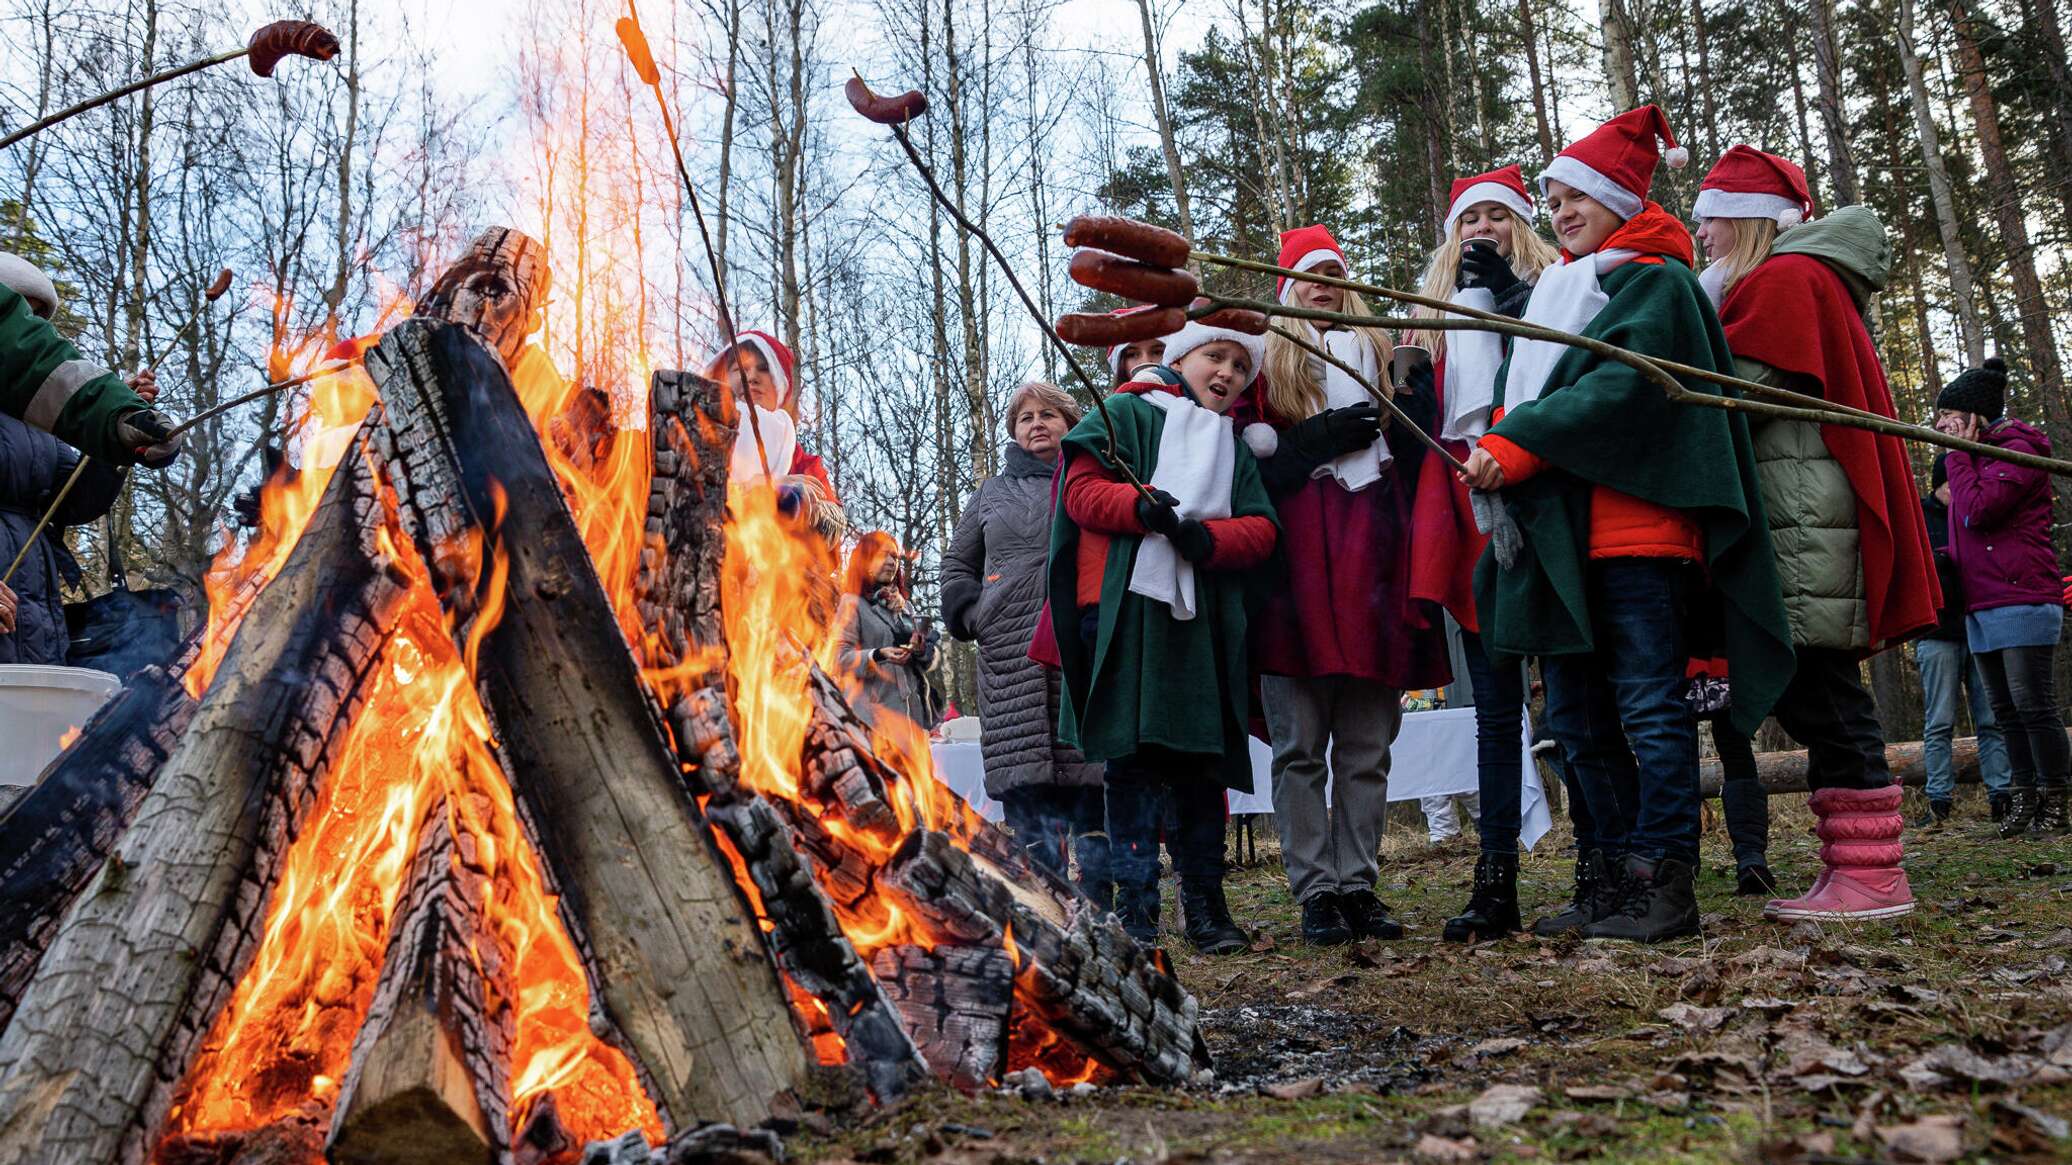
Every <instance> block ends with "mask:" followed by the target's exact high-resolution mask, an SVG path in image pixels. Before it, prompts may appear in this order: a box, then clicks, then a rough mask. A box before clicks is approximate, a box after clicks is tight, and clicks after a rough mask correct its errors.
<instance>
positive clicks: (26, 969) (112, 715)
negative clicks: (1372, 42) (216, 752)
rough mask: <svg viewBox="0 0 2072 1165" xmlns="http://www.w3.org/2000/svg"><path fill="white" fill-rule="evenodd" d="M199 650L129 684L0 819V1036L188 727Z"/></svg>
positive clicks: (191, 645)
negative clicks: (62, 924)
mask: <svg viewBox="0 0 2072 1165" xmlns="http://www.w3.org/2000/svg"><path fill="white" fill-rule="evenodd" d="M199 642H200V638H199V635H198V634H197V635H196V636H195V637H193V638H191V639H190V640H189V642H188V645H187V650H186V651H183V652H182V653H181V657H180V660H179V661H177V662H175V663H174V664H173V666H172V668H171V670H170V671H168V670H167V669H165V668H160V667H148V668H145V669H144V670H143V671H141V672H139V673H137V674H136V675H135V676H133V677H131V679H130V681H129V682H128V683H127V684H125V685H123V688H122V690H121V691H119V692H117V693H116V694H115V698H114V699H112V700H109V701H108V702H107V703H106V704H104V705H102V706H101V708H100V709H99V710H98V711H96V712H95V713H94V717H93V719H92V720H89V721H87V723H86V727H85V728H84V729H82V730H81V732H80V736H79V740H78V741H77V742H75V743H74V745H73V746H72V747H71V748H69V749H67V750H65V752H64V753H63V754H62V755H60V756H59V757H58V758H57V759H55V760H53V761H51V762H50V764H49V765H48V766H47V767H46V768H45V769H44V771H43V774H42V776H41V777H40V778H38V780H37V782H36V784H35V786H34V787H32V788H31V789H30V790H29V791H28V792H27V793H26V794H25V795H24V796H23V797H22V799H21V800H19V801H17V802H15V803H14V805H13V806H12V807H11V808H10V809H9V810H8V811H7V814H6V816H5V817H0V843H4V844H0V851H4V852H5V854H6V858H5V862H4V864H0V1031H4V1030H5V1029H6V1027H7V1021H8V1020H9V1019H10V1018H11V1017H12V1016H13V1015H14V1008H15V1004H16V1002H18V1001H19V1000H20V999H21V996H22V992H23V991H26V990H27V989H28V986H29V978H30V976H32V975H33V974H35V971H36V966H37V964H38V962H40V961H41V960H42V958H43V952H44V950H45V949H46V948H47V947H49V945H50V940H51V939H52V937H53V936H55V935H56V933H57V929H58V920H59V919H60V918H62V917H63V916H64V913H65V910H66V909H67V908H68V907H70V906H71V905H72V901H73V899H75V898H77V897H78V896H79V891H80V890H81V889H82V888H84V887H85V885H86V883H87V881H88V880H89V879H91V878H92V877H93V875H94V871H95V870H98V869H99V868H100V867H101V863H102V862H104V861H106V860H107V858H108V853H109V851H110V850H112V849H114V848H115V841H116V839H117V838H119V837H121V836H122V831H123V830H124V829H125V828H127V827H128V826H129V823H130V819H131V818H132V817H133V816H135V814H136V811H137V805H138V804H139V803H140V802H142V801H143V800H144V794H145V793H146V792H148V791H149V790H150V788H151V783H152V781H154V780H156V779H157V777H158V771H159V768H160V767H161V766H162V765H163V764H164V763H165V758H166V756H167V755H168V754H169V753H171V752H172V750H173V747H174V745H175V744H177V743H178V742H179V739H180V734H181V733H182V732H185V731H186V730H187V723H188V721H189V720H191V719H193V717H194V708H195V701H194V698H193V697H192V696H189V695H188V694H187V691H186V689H185V688H184V687H183V686H182V685H181V683H180V677H181V674H182V672H184V671H185V666H186V661H188V660H191V659H192V658H193V656H194V654H195V649H196V648H197V647H198V645H199Z"/></svg>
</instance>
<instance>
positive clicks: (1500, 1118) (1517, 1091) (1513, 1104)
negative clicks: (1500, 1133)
mask: <svg viewBox="0 0 2072 1165" xmlns="http://www.w3.org/2000/svg"><path fill="white" fill-rule="evenodd" d="M1539 1102H1540V1090H1539V1089H1537V1088H1534V1087H1532V1086H1531V1085H1529V1084H1492V1085H1490V1086H1489V1087H1488V1088H1486V1089H1484V1090H1483V1092H1482V1095H1480V1096H1478V1097H1476V1098H1475V1099H1473V1100H1471V1101H1469V1102H1468V1119H1469V1120H1471V1121H1473V1122H1475V1125H1476V1126H1477V1127H1478V1128H1496V1127H1499V1126H1502V1125H1508V1124H1516V1123H1517V1122H1518V1121H1520V1120H1523V1119H1524V1118H1525V1114H1526V1113H1528V1112H1531V1111H1532V1106H1533V1105H1535V1104H1538V1103H1539Z"/></svg>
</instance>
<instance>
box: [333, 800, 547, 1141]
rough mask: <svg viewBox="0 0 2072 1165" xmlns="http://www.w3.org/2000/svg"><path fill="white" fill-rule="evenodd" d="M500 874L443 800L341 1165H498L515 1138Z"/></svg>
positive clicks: (348, 1083)
mask: <svg viewBox="0 0 2072 1165" xmlns="http://www.w3.org/2000/svg"><path fill="white" fill-rule="evenodd" d="M493 874H494V871H493V870H492V869H491V868H490V863H489V862H488V861H487V860H486V856H485V855H484V854H483V853H482V852H481V850H480V843H479V842H478V840H477V839H476V838H474V837H473V836H470V835H468V834H465V833H463V834H461V835H459V836H456V835H455V831H454V820H453V814H452V812H451V811H450V809H449V806H448V804H447V802H446V801H445V799H444V798H441V799H440V800H439V801H438V802H437V803H435V804H434V805H432V806H431V808H430V810H429V812H428V813H427V814H426V816H425V820H424V824H423V825H422V826H420V827H419V829H418V836H417V853H416V857H415V859H414V860H413V861H412V863H411V868H410V878H409V881H408V883H407V884H406V886H405V889H404V891H403V898H402V901H401V902H400V903H398V905H397V908H396V921H395V924H394V925H393V927H392V928H391V930H390V931H389V943H388V953H387V955H386V956H385V957H384V958H383V960H382V964H381V979H380V982H379V984H378V985H377V986H376V987H375V991H374V1002H373V1004H372V1005H371V1006H370V1007H369V1008H368V1011H367V1018H366V1021H365V1022H364V1023H363V1024H362V1025H361V1027H360V1034H359V1038H358V1039H357V1040H355V1041H354V1044H353V1058H352V1070H351V1071H350V1072H349V1073H347V1075H346V1078H345V1085H344V1087H343V1088H342V1089H341V1090H340V1092H339V1094H338V1106H337V1110H336V1112H335V1114H334V1115H333V1117H332V1120H331V1137H330V1146H329V1157H330V1160H331V1161H332V1162H333V1165H413V1163H414V1162H419V1161H426V1160H432V1161H486V1160H494V1159H497V1158H498V1155H500V1154H501V1153H502V1152H503V1150H504V1148H505V1142H506V1140H507V1133H508V1130H509V1128H510V1116H509V1112H508V1109H509V1096H510V1075H511V1073H510V1059H511V1046H512V1041H513V1032H512V1017H511V1001H512V1000H513V999H514V998H515V997H516V991H515V989H514V986H513V983H512V980H511V968H512V955H511V952H510V951H508V950H506V949H505V947H504V944H503V943H502V942H501V941H499V940H498V938H497V935H496V932H495V931H494V930H493V929H492V928H491V927H490V926H489V925H488V923H487V921H486V919H485V917H484V906H485V903H484V897H485V892H486V890H485V888H486V887H488V886H489V884H490V880H491V878H492V876H493Z"/></svg>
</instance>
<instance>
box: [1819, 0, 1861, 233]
mask: <svg viewBox="0 0 2072 1165" xmlns="http://www.w3.org/2000/svg"><path fill="white" fill-rule="evenodd" d="M1812 8H1813V69H1814V77H1815V80H1816V81H1817V82H1818V85H1819V90H1820V123H1821V125H1822V126H1823V127H1824V128H1825V129H1826V130H1827V164H1828V168H1829V170H1830V174H1829V177H1830V178H1831V180H1832V181H1833V182H1834V186H1835V203H1836V204H1837V205H1841V206H1847V205H1849V204H1851V203H1855V202H1860V201H1862V190H1861V188H1860V187H1859V186H1858V185H1857V182H1856V160H1855V159H1854V158H1852V157H1851V156H1850V154H1849V122H1848V119H1847V118H1846V117H1845V116H1844V115H1843V112H1842V60H1841V44H1840V42H1839V41H1838V40H1837V39H1836V36H1835V5H1834V0H1812Z"/></svg>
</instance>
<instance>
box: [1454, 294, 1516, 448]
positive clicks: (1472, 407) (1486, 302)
mask: <svg viewBox="0 0 2072 1165" xmlns="http://www.w3.org/2000/svg"><path fill="white" fill-rule="evenodd" d="M1452 302H1453V303H1454V304H1456V305H1457V306H1460V307H1471V308H1476V309H1478V310H1480V311H1495V310H1496V296H1495V294H1493V293H1492V292H1491V291H1490V290H1489V289H1488V288H1486V287H1463V288H1461V289H1460V290H1459V291H1456V292H1454V293H1453V300H1452ZM1445 336H1446V384H1445V391H1444V393H1442V394H1441V395H1443V396H1444V397H1445V399H1446V416H1445V417H1444V418H1442V419H1441V422H1440V425H1439V436H1440V437H1441V438H1443V439H1445V440H1448V441H1466V442H1468V443H1469V444H1470V445H1472V444H1474V443H1475V442H1476V441H1478V440H1480V439H1481V438H1482V434H1484V433H1487V432H1489V417H1490V414H1491V413H1492V412H1494V411H1495V409H1496V373H1497V369H1499V368H1501V367H1503V363H1504V340H1503V337H1502V336H1499V335H1497V334H1496V333H1495V332H1447V333H1445Z"/></svg>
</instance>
